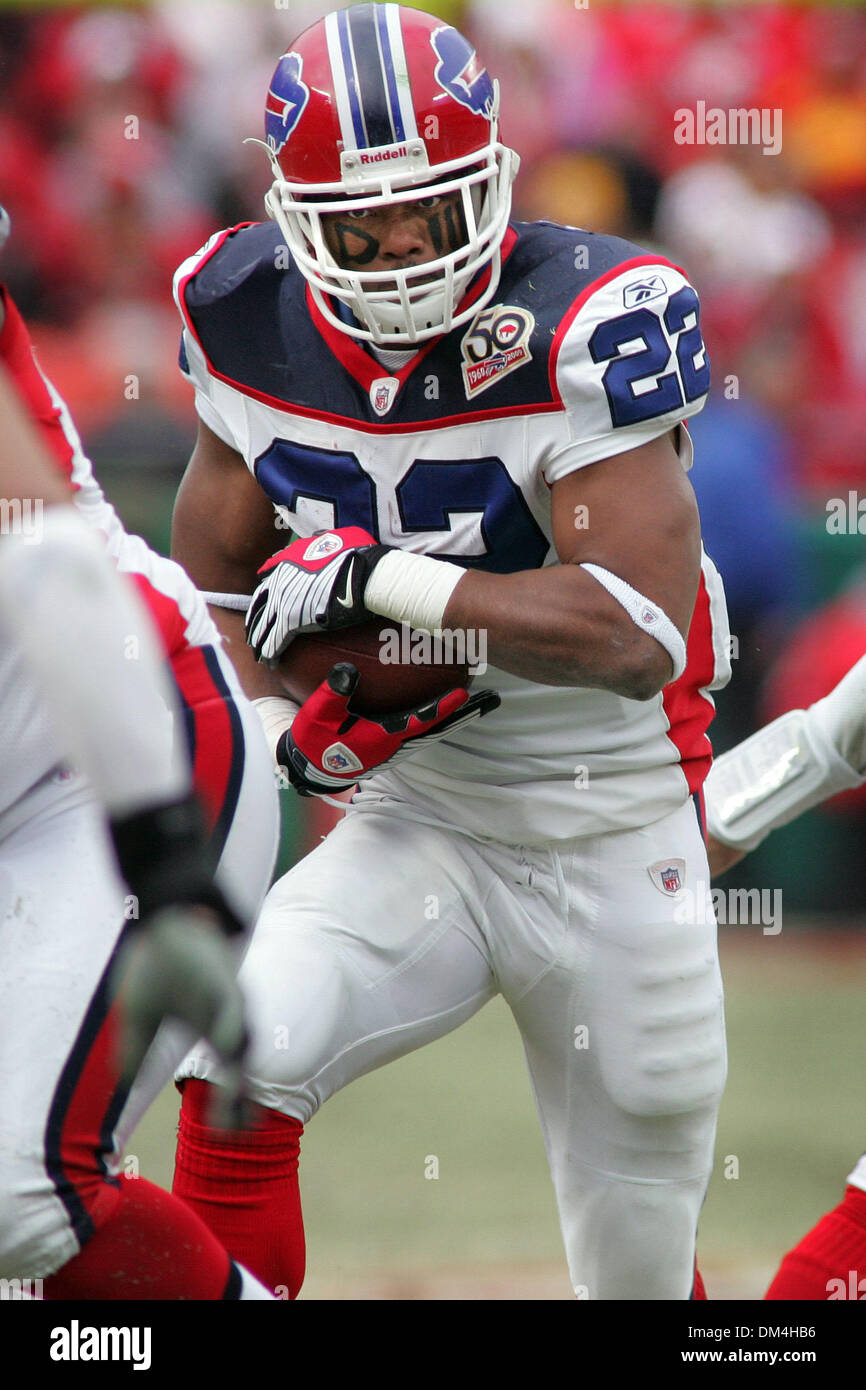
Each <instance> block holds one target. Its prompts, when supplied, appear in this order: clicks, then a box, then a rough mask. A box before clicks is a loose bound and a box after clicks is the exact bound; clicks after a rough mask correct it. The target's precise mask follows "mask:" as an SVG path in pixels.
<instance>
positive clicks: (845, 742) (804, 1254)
mask: <svg viewBox="0 0 866 1390" xmlns="http://www.w3.org/2000/svg"><path fill="white" fill-rule="evenodd" d="M864 782H866V656H864V657H862V658H861V660H860V661H858V662H857V663H856V665H855V666H853V667H852V668H851V670H850V671H849V672H848V674H847V675H846V676H844V677H843V679H842V680H841V681H840V682H839V683H838V685H836V686H835V687H834V689H833V690H831V692H830V693H829V695H826V696H825V697H824V698H823V699H821V700H818V701H816V703H815V704H813V705H810V706H809V708H808V709H805V710H790V711H789V712H788V713H787V714H783V715H782V716H781V717H780V718H779V719H775V720H773V721H772V723H770V724H767V725H766V726H765V727H764V728H763V729H760V730H759V731H758V733H756V734H753V735H752V737H751V738H748V739H746V740H745V741H744V742H743V743H740V744H738V745H737V747H736V748H732V749H731V750H730V751H729V752H727V753H724V754H722V756H721V757H720V758H718V759H717V760H716V762H715V763H714V764H713V768H712V770H711V772H710V775H709V777H708V778H707V781H706V784H705V787H704V795H705V798H706V811H707V830H708V836H707V852H708V855H709V861H710V869H711V871H712V873H713V875H717V874H721V873H724V872H725V870H726V869H729V868H731V867H732V866H733V865H734V864H736V863H738V862H739V860H741V859H742V858H743V857H744V856H745V855H746V854H748V853H750V851H751V850H753V849H757V847H758V845H760V844H761V843H762V842H763V841H764V840H765V839H766V838H767V836H768V835H769V834H770V832H771V831H773V830H777V829H778V828H779V827H780V826H782V825H788V824H789V823H790V822H791V821H792V820H795V819H796V817H797V816H799V815H801V814H802V813H803V812H804V811H808V810H810V809H811V807H813V806H817V805H819V804H820V803H821V802H822V801H826V800H827V799H828V798H829V797H832V796H836V795H837V794H838V793H840V792H844V791H848V790H849V789H851V788H853V787H860V786H862V785H863V783H864ZM847 1184H848V1185H847V1187H846V1189H845V1196H844V1198H843V1200H842V1201H841V1202H840V1204H839V1205H838V1206H837V1207H836V1208H835V1209H834V1210H833V1211H831V1212H828V1214H827V1215H826V1216H824V1217H823V1218H822V1219H821V1220H820V1221H819V1222H818V1224H817V1225H816V1226H815V1227H814V1228H813V1229H812V1230H811V1231H809V1232H808V1234H807V1235H805V1236H804V1237H803V1239H802V1240H801V1241H800V1242H799V1243H798V1244H797V1245H796V1246H795V1247H794V1249H793V1250H790V1251H789V1252H788V1254H787V1255H786V1256H785V1258H784V1260H783V1261H782V1264H781V1266H780V1268H779V1271H778V1273H777V1274H776V1277H775V1279H774V1280H773V1282H772V1284H771V1285H770V1287H769V1289H768V1291H767V1293H766V1295H765V1297H766V1298H768V1299H774V1300H775V1299H784V1300H795V1299H810V1300H826V1299H828V1298H831V1297H832V1296H833V1292H834V1290H839V1289H841V1290H842V1291H843V1293H842V1296H843V1297H849V1296H850V1295H849V1292H848V1290H849V1289H850V1282H849V1281H850V1275H851V1271H852V1270H853V1271H855V1283H856V1284H857V1287H858V1288H859V1287H860V1284H859V1281H860V1279H861V1278H866V1156H864V1157H863V1158H861V1159H860V1161H859V1162H858V1164H857V1165H856V1167H855V1168H854V1171H853V1172H852V1173H850V1174H849V1175H848V1179H847ZM839 1280H841V1281H842V1282H841V1285H839V1284H838V1282H837V1281H839ZM864 1287H866V1286H864ZM837 1296H838V1292H837Z"/></svg>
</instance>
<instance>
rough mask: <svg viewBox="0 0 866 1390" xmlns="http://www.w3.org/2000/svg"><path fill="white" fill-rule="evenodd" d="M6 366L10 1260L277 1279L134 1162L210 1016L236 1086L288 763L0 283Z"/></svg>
mask: <svg viewBox="0 0 866 1390" xmlns="http://www.w3.org/2000/svg"><path fill="white" fill-rule="evenodd" d="M0 364H2V365H0V419H2V428H0V489H2V491H3V493H4V530H5V531H7V532H11V534H6V535H4V536H3V537H2V538H0V617H2V623H3V627H4V630H5V636H4V639H3V648H2V653H0V682H2V697H0V698H2V716H3V717H2V738H3V769H4V776H3V796H2V808H0V914H2V915H0V953H2V958H3V969H2V971H0V1030H2V1044H0V1159H2V1161H0V1171H2V1174H3V1178H2V1190H0V1271H2V1274H3V1276H4V1277H7V1278H34V1277H35V1278H40V1279H43V1280H44V1295H45V1297H46V1298H49V1299H59V1298H90V1299H103V1298H111V1299H117V1298H120V1299H130V1298H134V1299H139V1298H147V1299H217V1300H219V1299H238V1298H244V1299H247V1298H252V1299H263V1298H268V1297H272V1295H270V1294H269V1293H268V1292H267V1291H266V1290H265V1289H264V1288H263V1287H262V1286H261V1285H260V1284H259V1283H258V1281H257V1280H255V1279H254V1278H253V1277H252V1276H251V1275H250V1274H249V1273H248V1272H247V1271H245V1270H243V1269H242V1268H241V1267H240V1266H239V1265H238V1264H237V1263H236V1262H235V1261H233V1260H231V1259H230V1258H229V1256H228V1255H227V1254H226V1251H225V1250H224V1248H223V1247H222V1246H221V1245H220V1244H219V1242H218V1241H217V1240H216V1239H215V1238H214V1236H213V1235H212V1233H211V1232H210V1231H209V1230H208V1229H207V1228H206V1227H205V1226H204V1225H203V1223H202V1222H201V1221H200V1220H199V1218H198V1217H197V1216H196V1215H195V1214H194V1213H192V1212H190V1211H189V1210H188V1209H187V1208H185V1207H184V1205H183V1203H181V1202H180V1201H178V1200H177V1199H176V1198H174V1197H171V1196H170V1195H169V1194H167V1193H165V1192H163V1191H162V1190H161V1189H159V1188H158V1187H156V1186H154V1185H153V1184H152V1183H149V1182H147V1181H146V1180H145V1179H144V1178H141V1177H137V1176H134V1175H133V1176H128V1175H127V1174H126V1173H123V1172H121V1171H120V1167H121V1150H122V1146H123V1141H124V1139H125V1138H126V1137H128V1135H129V1133H130V1132H131V1129H132V1128H133V1127H134V1125H135V1123H136V1122H137V1120H138V1119H139V1118H140V1115H141V1113H142V1112H143V1110H144V1108H145V1107H146V1105H147V1104H149V1102H150V1101H151V1100H152V1099H153V1098H154V1096H155V1095H156V1093H157V1091H158V1090H159V1089H160V1088H161V1087H162V1085H164V1084H165V1082H166V1080H167V1079H168V1077H169V1076H170V1075H171V1071H172V1068H173V1066H174V1065H176V1063H177V1061H178V1060H179V1058H180V1057H181V1056H182V1055H183V1051H184V1050H185V1047H186V1046H188V1045H189V1043H190V1041H192V1040H193V1039H194V1038H195V1037H196V1036H198V1035H199V1034H200V1033H201V1032H202V1030H203V1029H204V1030H206V1031H207V1034H208V1036H209V1037H210V1038H211V1040H212V1042H213V1043H214V1045H215V1046H216V1048H217V1050H218V1052H219V1053H220V1055H221V1056H222V1057H223V1059H224V1061H225V1063H226V1065H227V1067H228V1073H227V1074H228V1076H229V1078H230V1082H231V1087H232V1090H233V1091H234V1089H235V1087H236V1084H237V1079H238V1075H239V1069H240V1064H241V1060H242V1056H243V1052H244V1048H245V1044H246V1034H245V1023H244V1014H243V1007H242V1002H241V998H240V994H239V991H238V989H237V985H236V980H235V972H236V968H237V964H238V959H239V955H240V949H241V944H242V941H243V933H244V930H245V928H246V927H248V926H249V924H250V922H251V921H252V919H253V917H254V914H255V912H256V911H257V909H258V906H259V905H260V902H261V899H262V897H263V896H264V892H265V890H266V888H267V884H268V881H269V874H270V872H271V869H272V865H273V857H274V852H275V843H276V806H275V800H276V798H275V790H274V780H273V775H272V770H271V766H270V759H269V757H268V754H267V750H266V749H265V747H264V745H263V743H262V739H261V731H260V728H259V725H258V721H257V720H256V718H255V715H254V714H253V713H252V711H251V709H250V707H249V706H248V704H247V702H246V701H245V700H244V697H243V695H242V693H241V691H240V689H239V687H238V685H237V682H236V680H235V677H234V673H233V671H232V669H231V667H230V665H229V663H228V661H227V660H226V659H225V657H224V656H223V655H222V653H221V651H220V639H219V636H218V634H217V632H216V630H215V629H214V628H213V626H212V625H211V623H210V621H209V619H208V617H207V613H206V611H205V608H204V605H203V603H202V602H201V600H200V599H199V598H198V596H197V595H196V594H195V591H194V589H193V587H192V585H191V584H190V582H189V580H188V579H187V578H186V576H185V575H184V574H183V572H182V571H181V570H180V569H179V567H178V566H177V565H174V564H173V563H172V562H170V561H166V560H163V559H161V558H160V557H159V556H156V555H155V554H153V553H152V552H150V551H149V550H148V548H147V547H146V546H145V545H144V543H143V542H141V541H140V540H138V539H137V538H136V537H131V536H128V535H126V533H125V532H124V531H123V528H122V527H121V525H120V522H119V521H118V519H117V517H116V516H115V514H114V512H113V510H112V508H111V507H110V506H109V505H108V503H107V502H106V501H105V499H104V498H103V497H102V494H101V492H100V490H99V488H98V486H97V484H96V482H95V480H94V479H93V476H92V474H91V472H90V469H89V465H88V462H87V460H86V458H85V457H84V455H83V453H82V451H81V446H80V441H79V440H78V437H77V435H76V433H75V430H74V427H73V426H72V424H71V421H70V419H69V416H68V413H67V411H66V408H65V406H64V405H63V403H62V402H61V401H60V400H59V398H58V397H57V395H56V393H55V392H54V391H53V388H52V387H51V386H50V384H49V383H48V382H47V381H46V380H45V379H44V378H43V377H42V375H41V373H40V371H39V369H38V367H37V366H36V363H35V360H34V358H33V354H32V349H31V346H30V342H29V339H28V337H27V333H26V330H25V328H24V325H23V323H22V321H21V319H20V316H19V315H18V312H17V310H16V308H15V306H14V304H13V302H12V300H11V298H10V297H9V295H8V292H6V291H5V290H2V289H0ZM22 403H23V404H24V405H25V406H26V407H27V414H25V413H24V412H23V411H22ZM28 415H29V417H30V418H29V420H28V418H27V416H28ZM34 425H35V426H36V428H37V429H38V433H35V432H34ZM40 436H41V438H40ZM74 504H77V506H76V505H74ZM82 513H83V516H82ZM85 518H86V520H85ZM88 522H89V523H90V524H88ZM98 533H101V534H98ZM111 561H113V566H114V568H116V569H117V570H120V571H122V572H123V574H124V578H123V580H122V581H121V580H120V579H119V578H118V577H117V575H115V574H114V573H113V569H112V565H111V563H110V562H111ZM70 757H71V758H72V760H73V762H74V765H75V767H76V769H80V771H79V770H76V771H71V770H70V769H69V767H68V766H67V759H69V758H70ZM82 772H84V773H86V774H87V779H85V777H84V776H83V775H81V773H82ZM94 791H96V793H97V794H98V795H99V797H100V798H101V800H102V802H103V804H104V806H105V809H106V811H107V812H108V814H109V817H110V835H109V833H107V830H106V826H105V821H104V816H103V814H102V811H101V809H100V807H99V805H97V803H96V802H95V800H94ZM118 869H119V870H120V875H121V877H119V876H118ZM122 880H123V881H122ZM124 885H125V887H124ZM125 888H126V889H128V890H129V896H127V897H126V898H124V892H125ZM119 992H120V993H122V995H123V998H124V1000H125V1004H126V1017H127V1032H128V1034H129V1036H128V1047H127V1056H126V1067H125V1071H124V1072H122V1070H121V1066H120V1060H119V1055H118V1042H119V1038H120V1033H121V1025H122V1018H121V1008H120V1007H119V1002H118V995H119ZM168 1016H172V1017H173V1018H174V1019H175V1020H177V1022H176V1023H174V1024H172V1023H168V1022H167V1023H166V1024H164V1025H163V1026H162V1028H161V1030H160V1035H159V1037H157V1038H156V1040H155V1041H154V1035H155V1034H156V1032H157V1029H158V1028H159V1026H160V1023H161V1020H162V1019H163V1018H164V1017H166V1018H168ZM151 1044H153V1045H152V1046H151ZM145 1053H147V1054H148V1055H147V1057H146V1059H145V1060H144V1065H143V1068H142V1070H141V1075H140V1077H139V1081H138V1083H137V1085H136V1087H135V1090H134V1092H133V1095H132V1097H130V1098H129V1100H128V1099H127V1097H128V1096H129V1091H130V1083H131V1081H132V1078H133V1076H134V1074H135V1072H136V1071H137V1070H138V1066H139V1063H141V1061H142V1059H143V1058H144V1057H145ZM232 1077H233V1078H234V1080H233V1081H232V1080H231V1078H232Z"/></svg>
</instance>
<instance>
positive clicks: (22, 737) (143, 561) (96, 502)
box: [0, 288, 220, 810]
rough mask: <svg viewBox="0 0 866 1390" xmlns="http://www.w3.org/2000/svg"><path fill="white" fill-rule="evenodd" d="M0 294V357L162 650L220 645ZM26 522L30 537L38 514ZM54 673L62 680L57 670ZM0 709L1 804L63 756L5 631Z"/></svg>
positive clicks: (190, 588)
mask: <svg viewBox="0 0 866 1390" xmlns="http://www.w3.org/2000/svg"><path fill="white" fill-rule="evenodd" d="M0 294H2V297H3V303H4V307H5V320H4V324H3V329H2V332H0V361H2V363H3V365H4V367H5V368H6V370H7V371H8V372H9V374H10V377H11V379H12V380H13V382H14V384H15V387H16V389H17V390H18V393H19V395H20V396H21V397H22V400H23V402H24V404H25V406H26V408H27V411H28V414H29V416H30V418H31V420H32V421H33V422H34V424H35V425H36V427H37V429H38V431H39V433H40V435H41V438H42V441H43V443H44V444H45V445H46V447H47V449H48V451H49V453H50V455H51V457H52V459H53V460H54V462H55V464H56V465H57V468H58V470H59V471H60V472H61V473H62V474H63V476H64V477H66V478H67V480H68V481H69V485H70V488H71V490H72V493H73V495H74V501H75V503H76V505H77V507H78V508H79V510H80V511H81V512H82V514H83V515H84V516H85V518H86V519H87V521H88V522H89V523H90V524H91V525H93V526H95V527H96V528H97V529H98V530H100V531H101V532H102V533H103V535H104V536H105V540H106V545H107V549H108V552H109V554H110V556H111V557H112V559H113V560H114V562H115V564H116V565H117V568H118V569H120V570H121V571H124V572H126V573H128V574H129V575H130V576H131V577H132V579H133V582H135V584H136V586H137V587H138V589H139V592H140V593H141V595H142V597H143V599H144V601H145V603H146V605H147V607H148V609H149V611H150V614H151V617H152V618H153V620H154V622H155V624H156V626H157V628H158V629H159V632H160V636H161V638H162V641H163V645H164V647H165V649H166V652H167V654H168V655H169V656H171V655H173V654H175V653H176V652H178V651H179V650H180V649H181V648H182V647H183V646H184V645H186V644H187V643H190V644H199V643H202V642H208V643H212V644H215V645H219V644H220V638H219V634H218V632H217V629H216V627H215V626H214V624H213V622H212V621H211V618H210V616H209V614H208V612H207V609H206V607H205V605H204V603H203V602H202V599H201V597H200V595H199V593H198V591H197V590H196V588H195V586H194V585H193V583H192V581H191V580H190V579H189V578H188V576H187V575H186V573H185V571H184V570H182V569H181V567H180V566H179V565H177V564H176V563H175V562H174V561H172V560H168V559H166V558H165V557H164V556H161V555H158V554H157V553H156V552H155V551H153V550H151V549H150V547H149V546H148V545H147V544H146V543H145V542H144V541H143V540H142V539H141V537H139V536H132V535H130V534H129V533H128V532H127V531H125V530H124V527H123V525H122V523H121V521H120V519H119V517H118V516H117V513H116V512H115V510H114V508H113V507H112V506H111V504H110V503H109V502H108V501H107V500H106V498H105V495H104V494H103V492H102V489H101V488H100V486H99V484H98V482H97V481H96V478H95V477H94V474H93V468H92V465H91V463H90V460H89V459H88V458H87V456H86V455H85V453H84V450H83V449H82V446H81V440H80V439H79V436H78V433H77V431H76V429H75V426H74V424H73V422H72V419H71V417H70V414H69V411H68V409H67V407H66V405H65V403H64V402H63V400H62V399H61V397H60V396H59V395H58V393H57V391H56V389H55V388H54V386H53V385H52V384H51V382H49V381H48V380H47V378H46V377H44V376H43V375H42V373H41V371H40V369H39V367H38V365H37V362H36V359H35V357H34V355H33V346H32V343H31V341H30V336H29V334H28V332H27V329H26V327H25V325H24V322H23V320H22V318H21V315H20V314H19V312H18V309H17V308H16V306H15V304H14V302H13V300H12V299H11V297H10V295H9V294H8V292H6V291H5V290H2V288H0ZM32 524H33V528H34V543H35V540H36V539H37V538H38V536H37V532H36V526H37V524H38V518H37V517H36V516H34V517H33V518H32ZM24 535H25V537H26V535H27V531H26V528H24ZM58 679H59V680H60V679H62V674H61V673H60V672H58ZM0 709H2V719H0V766H2V768H3V777H2V779H0V810H5V809H6V808H7V807H8V806H11V805H12V804H13V803H14V802H15V801H16V800H17V799H18V798H19V797H20V796H21V795H23V793H24V792H26V791H27V790H28V789H29V788H30V787H31V786H34V785H35V784H36V783H37V782H38V781H40V780H41V779H42V778H43V777H44V776H45V775H46V774H47V773H49V772H50V771H51V769H52V768H54V767H56V766H57V765H58V764H59V763H60V762H61V760H62V751H63V750H62V749H61V747H60V746H59V743H58V739H57V736H56V733H55V731H54V728H53V726H52V724H51V721H50V718H49V716H48V715H47V714H46V712H45V709H44V706H43V701H42V698H41V696H40V695H39V693H38V691H37V690H36V688H35V686H34V684H33V682H32V679H31V677H30V673H29V670H28V669H27V668H26V666H25V664H24V662H23V661H22V659H21V656H20V654H19V652H18V651H17V649H16V645H15V642H14V641H13V640H12V639H11V638H10V637H9V636H8V635H7V634H5V633H4V634H3V640H2V641H0Z"/></svg>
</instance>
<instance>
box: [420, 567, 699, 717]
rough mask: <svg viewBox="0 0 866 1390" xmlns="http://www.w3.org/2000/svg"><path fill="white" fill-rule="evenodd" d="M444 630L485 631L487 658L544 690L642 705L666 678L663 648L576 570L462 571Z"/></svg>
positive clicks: (670, 666)
mask: <svg viewBox="0 0 866 1390" xmlns="http://www.w3.org/2000/svg"><path fill="white" fill-rule="evenodd" d="M442 625H443V628H447V629H449V630H454V629H469V630H475V631H478V632H479V633H483V634H484V638H485V643H486V651H487V660H488V662H490V663H491V665H494V666H499V667H501V668H502V670H504V671H511V672H512V673H513V674H514V675H517V676H523V677H524V678H525V679H527V680H533V681H538V682H540V683H542V684H545V685H568V686H590V687H598V688H600V689H603V690H611V691H613V692H614V693H615V694H617V695H623V696H625V697H626V698H628V699H633V700H648V699H650V698H651V697H652V696H653V695H655V694H657V693H658V691H659V690H661V689H662V687H663V686H664V685H666V684H667V682H668V681H669V680H670V679H671V677H672V674H673V663H672V659H671V657H670V655H669V654H668V652H667V651H666V650H665V648H664V647H663V646H662V645H661V644H660V643H659V642H658V641H656V639H655V638H654V637H651V636H649V635H648V634H647V633H646V632H644V631H642V629H641V628H639V627H638V626H637V625H636V624H635V623H634V622H633V621H632V619H631V618H630V617H629V615H628V613H627V612H626V611H625V609H624V608H623V607H622V606H621V604H620V603H618V602H617V601H616V599H614V598H612V597H611V595H610V594H609V593H608V592H607V591H606V590H605V589H603V588H602V586H601V585H600V584H599V582H598V581H597V580H596V579H595V578H594V577H593V576H592V575H591V574H590V573H588V572H587V571H586V570H583V569H581V568H580V566H578V565H554V566H551V567H550V568H548V569H543V570H527V571H523V572H520V573H518V574H505V575H495V574H485V573H482V572H481V571H478V570H473V571H470V572H469V573H467V574H466V575H465V576H464V577H463V578H462V579H461V580H460V582H459V584H458V585H457V587H456V588H455V590H454V592H453V593H452V595H451V598H450V599H449V601H448V604H447V607H446V609H445V615H444V620H443V624H442Z"/></svg>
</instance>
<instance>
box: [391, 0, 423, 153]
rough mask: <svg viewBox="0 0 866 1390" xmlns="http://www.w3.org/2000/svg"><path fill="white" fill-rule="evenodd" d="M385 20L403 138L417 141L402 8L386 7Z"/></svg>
mask: <svg viewBox="0 0 866 1390" xmlns="http://www.w3.org/2000/svg"><path fill="white" fill-rule="evenodd" d="M385 20H386V24H387V37H388V40H389V42H390V48H391V64H392V66H393V69H394V86H395V87H396V97H397V101H398V103H399V107H400V118H401V121H402V124H403V138H404V139H405V140H417V138H418V123H417V121H416V120H415V107H414V105H413V103H412V88H411V87H410V85H409V68H408V66H407V63H406V49H405V48H404V46H403V30H402V29H401V28H400V6H399V5H392V4H388V5H386V6H385ZM388 91H389V94H391V93H392V91H393V89H392V86H391V83H390V82H389V83H388Z"/></svg>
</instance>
